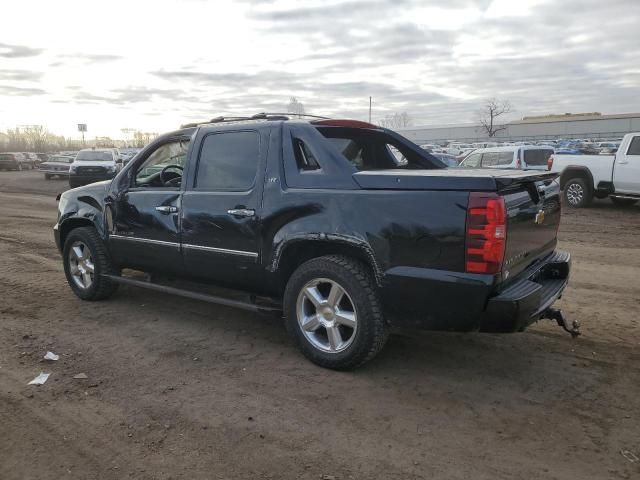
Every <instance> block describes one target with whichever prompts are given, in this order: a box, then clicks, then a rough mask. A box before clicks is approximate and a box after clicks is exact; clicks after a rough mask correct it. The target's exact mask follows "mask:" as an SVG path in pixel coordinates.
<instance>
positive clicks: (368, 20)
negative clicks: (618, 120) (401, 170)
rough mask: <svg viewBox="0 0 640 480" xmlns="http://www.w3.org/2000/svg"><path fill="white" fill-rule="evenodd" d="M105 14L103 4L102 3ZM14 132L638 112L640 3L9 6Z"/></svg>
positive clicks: (10, 122)
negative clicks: (501, 111)
mask: <svg viewBox="0 0 640 480" xmlns="http://www.w3.org/2000/svg"><path fill="white" fill-rule="evenodd" d="M97 5H100V7H98V6H97ZM2 19H3V21H2V25H1V28H0V130H4V129H6V128H12V127H14V126H15V125H20V124H44V125H46V126H47V127H48V128H49V129H50V130H51V131H53V132H55V133H59V134H65V135H75V134H76V132H75V130H76V124H77V123H87V124H88V125H89V135H90V136H91V137H92V136H94V135H110V136H114V137H119V136H121V134H120V129H121V128H125V127H128V128H138V129H141V130H144V131H155V132H164V131H168V130H172V129H175V128H177V127H178V126H179V125H180V124H181V123H185V122H189V121H196V120H203V119H208V118H211V117H214V116H217V115H221V114H222V115H224V114H253V113H257V112H261V111H282V109H283V108H285V106H286V105H287V103H288V99H289V97H290V96H296V97H297V98H298V99H299V101H301V102H302V103H303V104H304V106H305V109H306V111H307V113H316V114H320V115H328V116H336V117H350V118H358V119H365V120H366V119H367V117H368V103H369V95H371V96H373V120H374V121H375V120H377V119H380V118H382V117H384V116H385V114H388V113H392V112H403V111H406V112H408V113H409V114H410V115H411V117H412V118H413V120H414V124H416V125H421V124H444V123H446V124H449V123H468V122H472V121H474V119H475V117H476V114H475V112H476V111H477V110H478V108H479V107H480V106H481V105H482V102H483V99H485V98H487V97H492V96H498V97H502V98H506V99H509V100H510V101H511V103H512V104H513V106H514V112H513V114H512V117H513V118H521V117H522V116H524V115H535V114H545V113H562V112H591V111H599V112H603V113H623V112H638V111H640V90H639V88H640V48H639V47H640V30H639V28H640V0H549V1H545V0H540V1H538V0H493V1H492V0H446V1H444V0H442V1H430V0H363V1H357V0H319V1H316V0H304V1H292V0H283V1H280V0H273V1H271V0H236V1H220V0H216V1H205V0H183V1H178V0H167V1H162V0H156V1H153V2H152V1H148V2H145V1H141V0H127V1H120V0H109V1H102V2H98V1H86V0H84V1H66V0H45V1H42V2H34V1H11V2H5V3H4V4H3V6H2Z"/></svg>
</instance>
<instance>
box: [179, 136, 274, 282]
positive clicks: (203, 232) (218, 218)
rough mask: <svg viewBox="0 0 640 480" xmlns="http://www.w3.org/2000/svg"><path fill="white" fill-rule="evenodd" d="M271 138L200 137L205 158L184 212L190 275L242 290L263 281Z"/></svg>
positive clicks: (199, 147) (197, 143) (196, 171)
mask: <svg viewBox="0 0 640 480" xmlns="http://www.w3.org/2000/svg"><path fill="white" fill-rule="evenodd" d="M261 137H265V138H261ZM268 137H269V135H268V133H263V134H262V135H260V134H259V133H258V132H256V131H253V130H235V131H233V130H230V131H225V132H217V133H212V132H207V131H206V129H202V130H201V131H200V133H199V134H198V137H197V138H196V140H195V146H196V149H197V151H198V152H199V158H198V161H197V165H195V168H194V169H193V170H192V171H194V175H193V177H192V178H190V179H189V180H188V185H189V188H187V190H186V191H185V193H184V196H183V198H182V207H181V212H182V243H183V256H184V265H185V271H186V272H187V274H188V275H191V276H194V277H198V278H200V279H204V280H209V281H213V282H216V283H220V284H228V285H233V286H234V287H240V288H243V287H245V288H251V287H253V286H254V285H256V283H259V282H260V278H261V277H260V272H261V270H260V266H259V260H260V243H261V242H260V234H261V232H260V198H261V196H262V175H260V172H261V171H262V170H263V168H264V167H263V165H264V157H265V155H266V148H264V149H263V148H261V146H262V145H267V144H268Z"/></svg>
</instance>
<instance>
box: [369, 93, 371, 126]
mask: <svg viewBox="0 0 640 480" xmlns="http://www.w3.org/2000/svg"><path fill="white" fill-rule="evenodd" d="M369 123H371V97H369Z"/></svg>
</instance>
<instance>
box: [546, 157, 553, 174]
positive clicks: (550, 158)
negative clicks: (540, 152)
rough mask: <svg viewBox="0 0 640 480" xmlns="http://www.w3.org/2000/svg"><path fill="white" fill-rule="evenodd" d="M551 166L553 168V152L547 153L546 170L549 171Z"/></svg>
mask: <svg viewBox="0 0 640 480" xmlns="http://www.w3.org/2000/svg"><path fill="white" fill-rule="evenodd" d="M552 168H553V153H552V154H551V155H549V158H548V159H547V170H549V171H551V169H552Z"/></svg>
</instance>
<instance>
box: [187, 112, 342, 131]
mask: <svg viewBox="0 0 640 480" xmlns="http://www.w3.org/2000/svg"><path fill="white" fill-rule="evenodd" d="M291 116H293V117H308V118H315V119H319V120H330V118H329V117H321V116H319V115H309V114H306V113H290V112H289V113H273V112H260V113H256V114H255V115H252V116H250V117H224V116H219V117H214V118H212V119H211V120H208V121H205V122H193V123H186V124H184V125H182V126H181V128H192V127H197V126H199V125H208V124H211V123H226V122H241V121H243V120H289V117H291Z"/></svg>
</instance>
